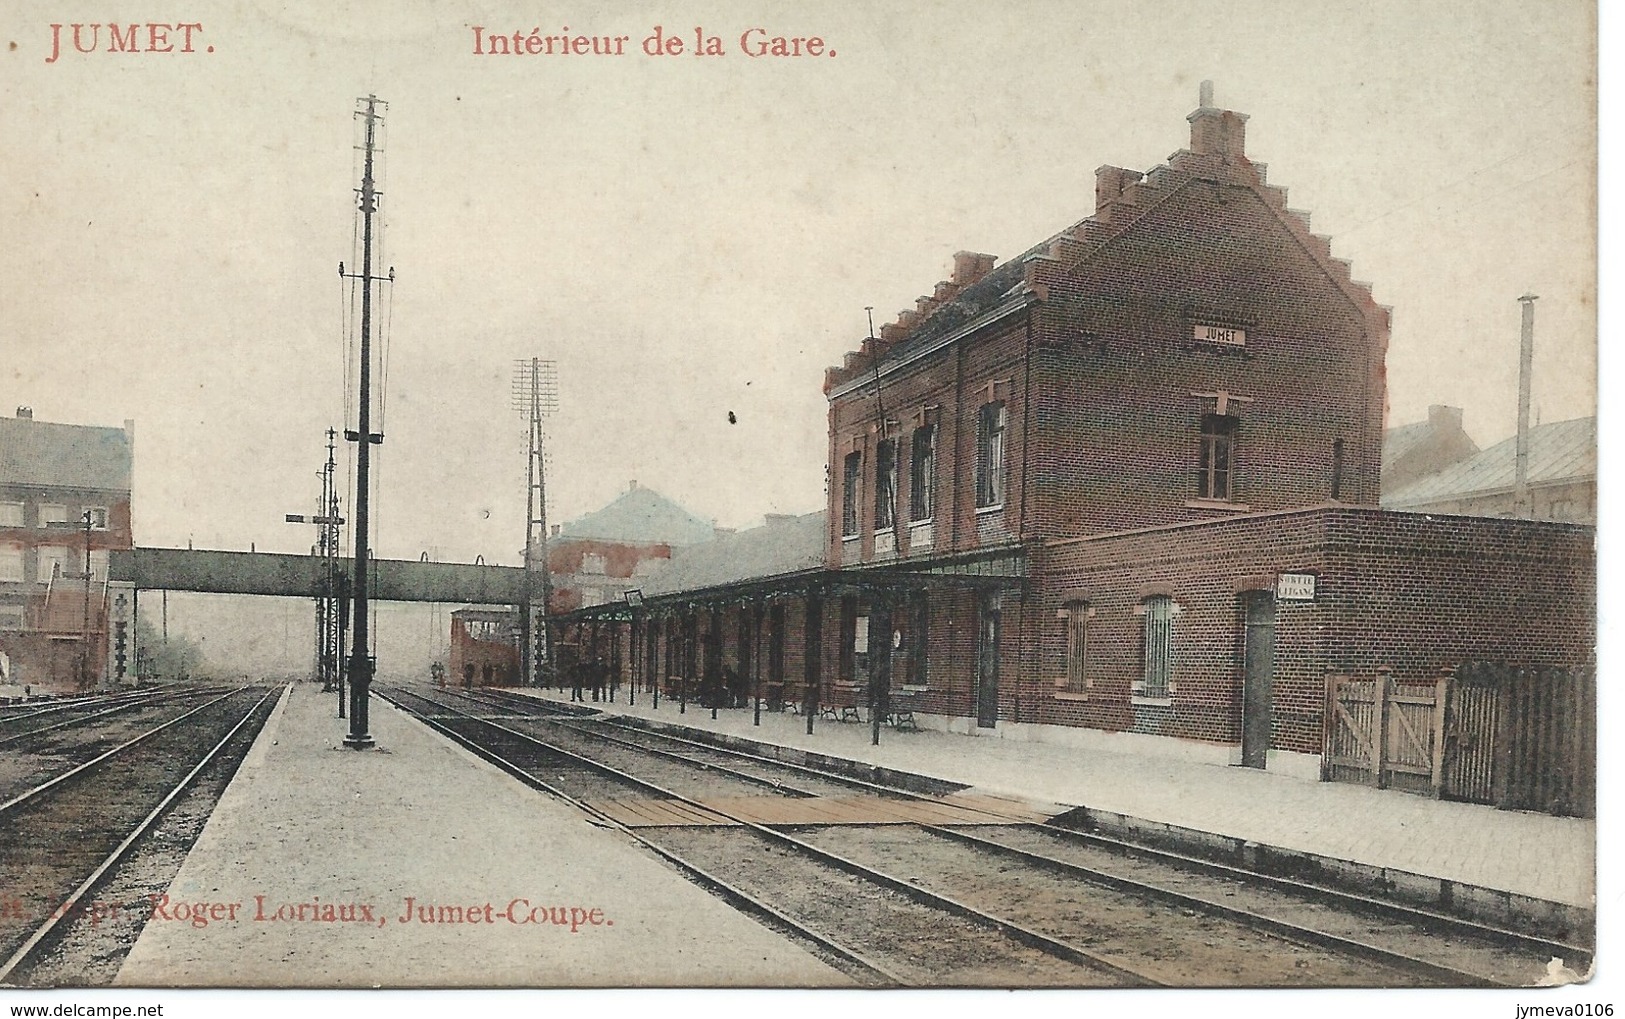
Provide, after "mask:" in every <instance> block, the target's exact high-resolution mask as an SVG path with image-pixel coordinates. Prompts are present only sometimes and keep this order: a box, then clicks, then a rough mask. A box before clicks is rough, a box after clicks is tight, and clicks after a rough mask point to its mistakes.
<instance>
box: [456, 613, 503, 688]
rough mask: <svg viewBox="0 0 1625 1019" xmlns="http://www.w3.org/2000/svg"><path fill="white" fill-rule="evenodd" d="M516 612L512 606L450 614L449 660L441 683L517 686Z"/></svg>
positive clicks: (468, 685) (467, 686)
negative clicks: (510, 607) (509, 607)
mask: <svg viewBox="0 0 1625 1019" xmlns="http://www.w3.org/2000/svg"><path fill="white" fill-rule="evenodd" d="M518 622H519V620H518V615H517V613H515V612H514V611H513V610H511V609H475V608H467V609H458V610H457V611H456V612H453V613H452V614H451V663H450V665H449V667H448V669H447V672H446V675H445V677H444V683H445V684H449V685H451V686H460V687H463V688H465V689H467V688H471V687H476V686H518V685H519V631H518Z"/></svg>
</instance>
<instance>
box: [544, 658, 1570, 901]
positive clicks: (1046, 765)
mask: <svg viewBox="0 0 1625 1019" xmlns="http://www.w3.org/2000/svg"><path fill="white" fill-rule="evenodd" d="M512 692H518V693H524V694H527V695H530V696H535V697H541V698H544V699H548V700H556V701H560V702H568V700H569V698H568V696H567V695H565V694H560V693H559V692H557V691H556V690H539V689H524V690H519V691H512ZM585 706H586V707H589V708H597V709H601V710H603V711H606V712H611V713H619V714H626V715H635V716H638V717H641V718H645V719H649V720H651V721H656V722H659V723H661V724H664V725H682V726H686V727H691V728H694V729H699V730H707V731H711V732H717V733H723V734H726V735H728V736H731V737H734V738H738V739H746V740H755V741H758V742H762V743H769V744H777V745H780V746H787V747H795V748H798V749H801V750H806V751H812V752H815V753H819V754H824V755H828V756H832V757H839V758H845V759H847V760H852V761H859V762H863V763H865V764H870V765H876V766H879V767H884V768H889V769H893V770H895V771H901V772H907V773H911V774H915V775H923V776H928V777H931V778H937V779H942V780H945V781H948V782H953V783H957V784H962V785H966V786H970V787H972V788H973V789H976V790H981V791H987V792H990V793H998V794H1005V795H1013V796H1020V797H1028V798H1032V799H1038V800H1047V801H1050V802H1053V803H1058V804H1068V805H1072V806H1076V807H1088V808H1091V809H1093V810H1098V811H1109V812H1112V813H1115V814H1120V815H1126V816H1127V817H1128V818H1132V819H1138V820H1143V821H1147V822H1152V823H1154V824H1160V825H1171V826H1177V827H1179V828H1182V829H1190V830H1193V831H1194V832H1197V833H1211V834H1214V835H1219V836H1225V837H1228V838H1233V839H1241V840H1245V841H1246V842H1251V843H1256V844H1258V845H1263V846H1270V847H1276V848H1279V849H1283V850H1289V851H1293V852H1297V853H1304V854H1312V855H1313V856H1315V857H1320V858H1324V859H1326V860H1328V861H1347V862H1349V863H1353V864H1358V865H1362V866H1364V867H1368V868H1381V869H1385V870H1391V871H1396V872H1402V873H1404V874H1413V875H1422V876H1425V877H1430V878H1438V879H1442V880H1444V881H1449V882H1453V883H1456V884H1459V885H1462V886H1468V887H1470V888H1474V889H1488V890H1491V891H1494V892H1505V893H1511V894H1512V895H1516V896H1524V897H1527V898H1530V899H1535V900H1543V901H1545V902H1552V903H1559V904H1562V905H1565V906H1577V907H1581V908H1583V909H1594V908H1595V907H1596V859H1597V853H1596V846H1597V825H1596V822H1595V821H1593V820H1587V819H1580V818H1572V817H1553V816H1550V815H1546V814H1536V813H1530V812H1523V811H1505V810H1496V809H1495V808H1493V807H1488V806H1483V805H1479V804H1471V803H1453V802H1447V801H1441V800H1434V799H1431V798H1429V797H1426V796H1419V795H1415V794H1411V793H1404V792H1397V791H1394V790H1379V789H1374V788H1371V787H1368V786H1360V785H1352V784H1346V783H1337V782H1315V781H1309V780H1305V779H1302V778H1296V777H1291V776H1286V775H1282V774H1279V773H1274V772H1266V771H1260V770H1257V769H1252V768H1240V767H1224V766H1221V765H1215V764H1205V763H1198V762H1193V761H1187V760H1179V759H1174V758H1166V757H1155V756H1149V755H1145V754H1139V753H1121V752H1113V751H1110V750H1097V749H1090V750H1082V749H1075V748H1072V747H1064V746H1058V745H1054V744H1046V743H1038V742H1030V741H1026V740H1021V739H1007V738H999V737H998V736H967V735H961V734H954V733H946V732H941V731H934V730H930V729H924V730H920V731H897V730H895V729H892V728H889V727H882V730H881V736H880V745H879V746H871V745H870V738H871V730H870V726H869V725H868V724H867V723H866V722H864V723H853V722H837V721H832V720H829V719H826V718H817V719H815V722H814V727H813V733H812V734H811V735H808V734H807V732H806V724H807V720H806V718H805V717H802V716H799V715H795V714H791V713H790V712H787V711H786V712H770V711H767V710H765V709H764V710H763V712H762V716H761V724H760V726H757V725H755V724H754V712H753V710H752V709H750V708H735V709H720V710H719V711H718V712H717V715H718V717H717V719H716V720H712V718H711V710H710V709H709V708H702V707H699V706H697V705H693V704H690V705H688V706H687V710H686V711H685V712H683V713H681V714H680V713H679V708H678V704H677V703H676V702H673V701H670V700H666V699H662V700H661V702H660V707H659V708H658V709H656V708H654V707H653V705H652V703H651V700H650V699H649V698H648V697H647V696H646V695H645V694H643V693H642V692H639V694H638V696H637V701H636V704H635V705H629V704H627V703H626V691H625V690H624V689H622V690H621V691H620V692H619V693H618V695H617V700H616V701H615V702H613V703H611V702H607V701H600V702H593V701H592V700H590V699H589V700H588V701H587V702H586V704H585ZM993 731H994V732H997V730H993Z"/></svg>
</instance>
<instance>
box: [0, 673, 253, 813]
mask: <svg viewBox="0 0 1625 1019" xmlns="http://www.w3.org/2000/svg"><path fill="white" fill-rule="evenodd" d="M247 689H248V687H247V686H240V687H238V688H237V689H235V690H232V691H230V692H228V693H223V694H221V695H220V696H219V697H216V698H214V699H213V700H210V701H204V702H203V703H202V704H199V705H198V706H197V707H195V708H193V709H192V710H191V711H188V712H186V713H185V714H183V715H177V716H175V717H174V718H171V719H170V720H169V721H167V722H163V723H161V724H159V725H155V726H153V727H152V728H151V729H148V730H147V731H146V732H144V733H142V734H141V735H139V736H136V737H135V738H134V739H130V740H126V741H125V742H123V743H120V744H119V745H118V746H116V747H114V748H112V749H111V750H108V751H105V752H103V753H101V754H99V755H98V756H96V757H93V758H91V759H90V760H88V761H86V762H84V763H83V764H80V765H77V766H75V767H73V768H70V769H69V770H67V771H64V772H62V773H61V774H60V775H55V776H53V777H51V778H49V779H47V780H46V781H44V782H41V783H40V784H39V785H37V786H35V787H34V788H32V789H29V790H27V791H26V792H22V793H18V794H17V795H16V796H13V797H12V798H11V799H9V800H7V801H5V802H4V803H0V818H3V817H4V816H5V815H6V814H7V813H9V812H11V811H13V810H15V809H16V808H17V807H19V806H22V805H23V804H24V803H27V802H28V801H30V800H32V799H33V798H34V797H36V796H39V795H41V794H43V793H45V792H46V791H47V790H49V789H52V788H54V787H55V786H57V785H59V784H60V783H62V782H66V781H68V780H69V779H71V778H74V777H75V776H77V775H81V774H83V773H85V772H86V771H89V770H90V769H92V768H94V767H96V766H98V765H100V764H102V763H103V762H104V761H108V760H110V759H112V758H113V757H115V756H116V755H118V754H121V753H123V752H124V751H125V750H128V749H129V748H130V747H133V746H135V745H136V744H138V743H141V742H144V741H146V740H148V739H151V738H152V737H153V736H156V735H157V734H158V733H160V732H163V731H164V730H165V729H167V728H169V727H170V726H172V725H177V724H179V723H181V722H184V721H185V720H186V719H188V718H191V717H192V716H193V715H195V714H197V713H198V712H200V711H202V710H204V709H205V708H208V707H211V706H213V705H215V704H219V703H220V702H221V701H223V700H225V699H226V698H228V697H232V696H235V695H236V694H239V693H241V692H242V691H244V690H247Z"/></svg>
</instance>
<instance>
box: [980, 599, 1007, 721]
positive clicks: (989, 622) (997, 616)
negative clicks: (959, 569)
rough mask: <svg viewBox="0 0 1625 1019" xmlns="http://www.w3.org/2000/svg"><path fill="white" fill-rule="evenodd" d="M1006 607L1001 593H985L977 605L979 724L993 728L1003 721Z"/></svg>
mask: <svg viewBox="0 0 1625 1019" xmlns="http://www.w3.org/2000/svg"><path fill="white" fill-rule="evenodd" d="M1001 609H1002V606H1001V604H1000V601H999V596H998V595H997V594H983V595H981V596H980V598H979V601H978V604H977V626H976V724H977V726H979V727H980V728H983V729H991V728H993V727H994V725H996V724H997V723H998V720H999V640H1000V637H1001V636H1002V633H1001V631H1002V629H1003V623H1002V618H1001V617H1002V615H1003V613H1002V611H1001Z"/></svg>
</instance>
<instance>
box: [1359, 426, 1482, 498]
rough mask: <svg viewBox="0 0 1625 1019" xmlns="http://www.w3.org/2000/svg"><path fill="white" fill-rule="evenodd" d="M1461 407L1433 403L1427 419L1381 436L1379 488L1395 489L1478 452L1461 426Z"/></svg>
mask: <svg viewBox="0 0 1625 1019" xmlns="http://www.w3.org/2000/svg"><path fill="white" fill-rule="evenodd" d="M1461 422H1462V412H1461V408H1460V407H1446V406H1442V405H1439V404H1434V405H1433V406H1431V407H1429V408H1428V416H1427V420H1426V421H1413V422H1411V423H1410V424H1407V425H1396V426H1394V427H1393V428H1390V429H1388V430H1387V431H1386V432H1384V433H1383V436H1382V490H1383V492H1384V493H1390V492H1394V491H1397V490H1399V489H1401V488H1404V487H1406V486H1407V485H1410V484H1412V483H1414V482H1416V481H1418V480H1420V479H1421V478H1424V477H1427V476H1428V475H1430V474H1437V473H1438V472H1440V471H1442V470H1444V469H1445V468H1446V467H1449V466H1450V465H1452V464H1457V463H1460V462H1461V461H1463V460H1465V459H1467V458H1468V457H1470V456H1473V455H1474V454H1476V453H1477V452H1478V443H1476V442H1474V441H1473V437H1472V436H1470V435H1468V434H1467V431H1466V429H1464V428H1463V427H1462V423H1461Z"/></svg>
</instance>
